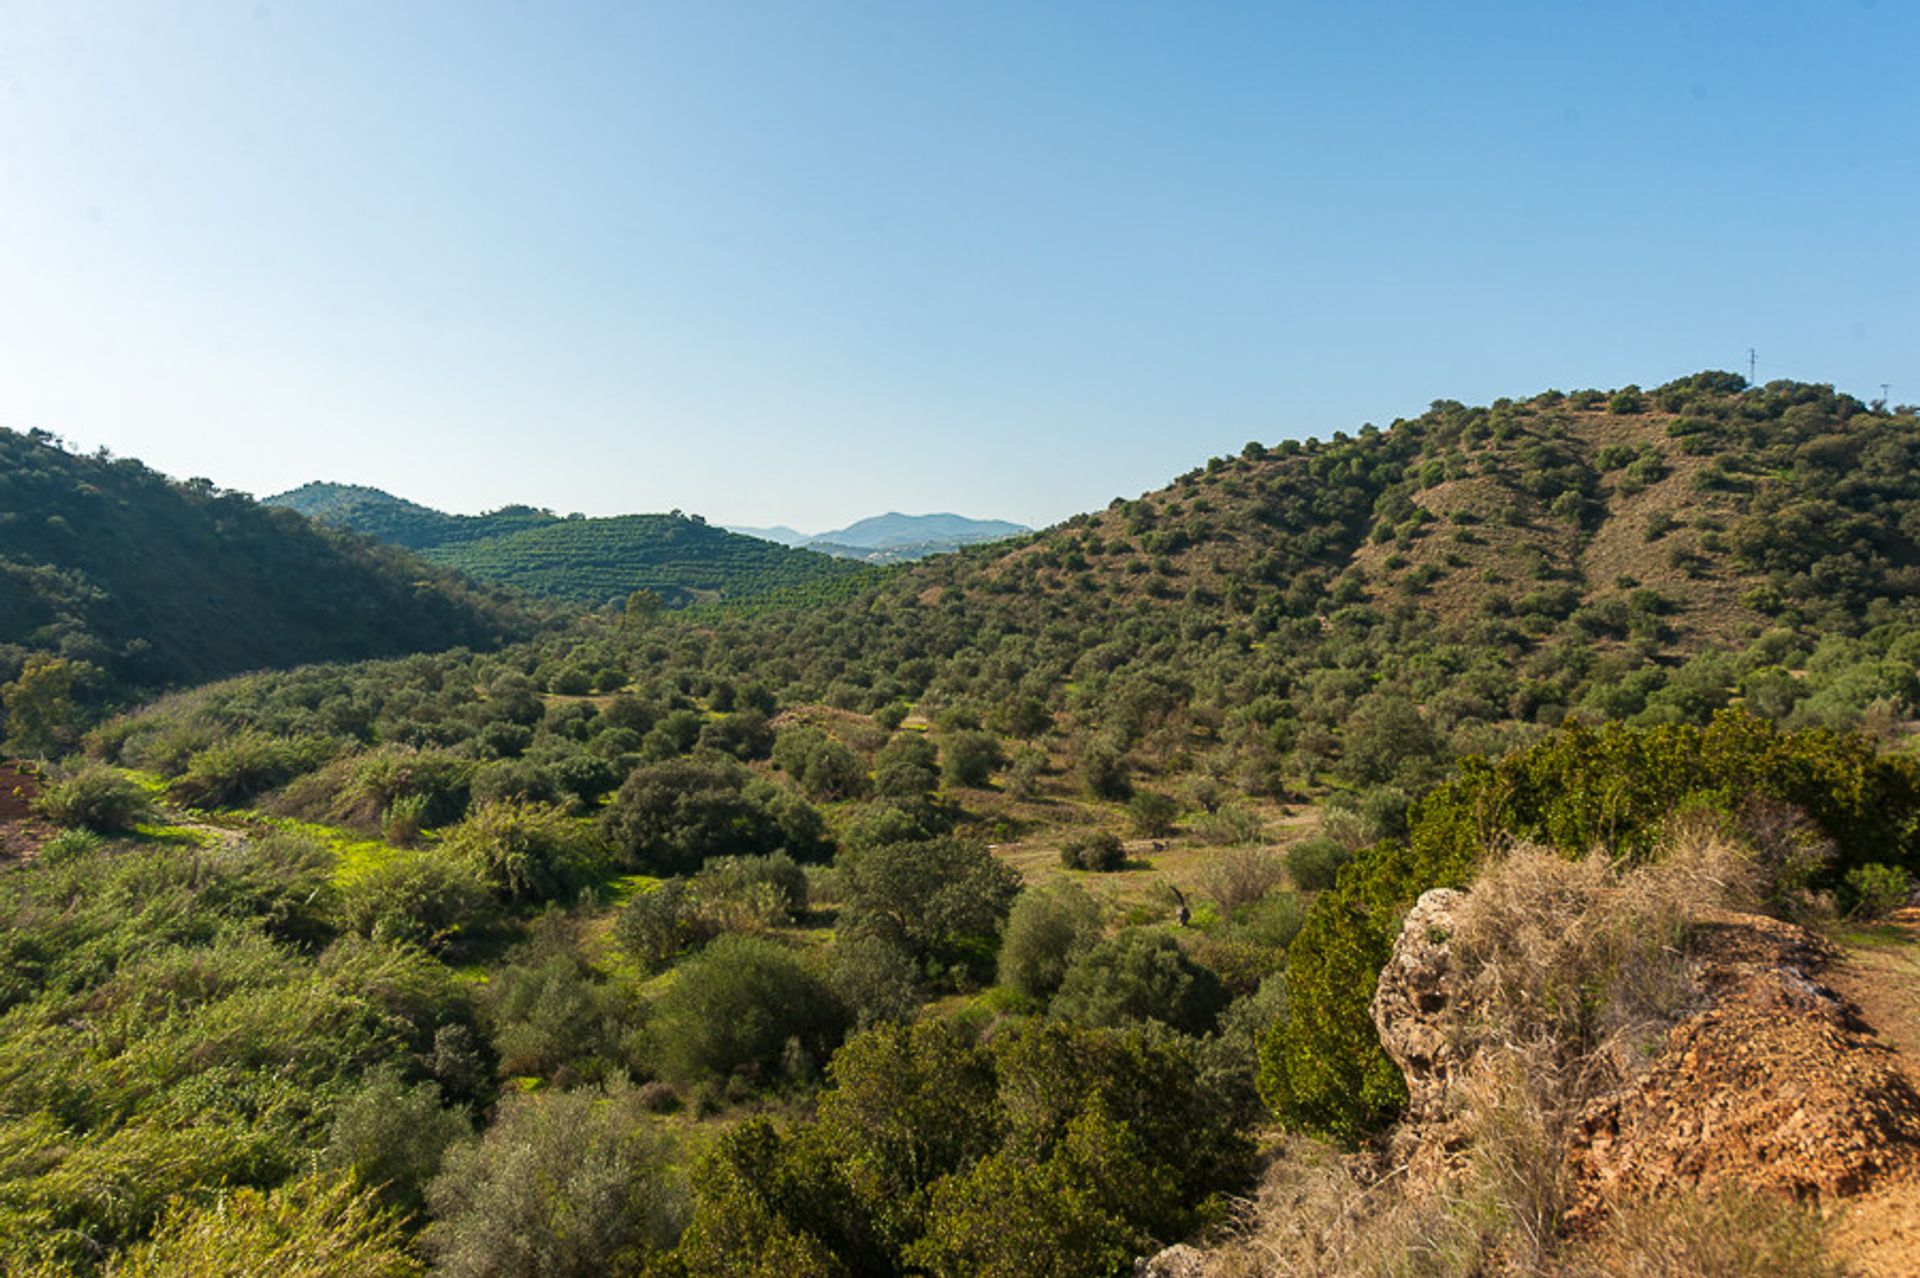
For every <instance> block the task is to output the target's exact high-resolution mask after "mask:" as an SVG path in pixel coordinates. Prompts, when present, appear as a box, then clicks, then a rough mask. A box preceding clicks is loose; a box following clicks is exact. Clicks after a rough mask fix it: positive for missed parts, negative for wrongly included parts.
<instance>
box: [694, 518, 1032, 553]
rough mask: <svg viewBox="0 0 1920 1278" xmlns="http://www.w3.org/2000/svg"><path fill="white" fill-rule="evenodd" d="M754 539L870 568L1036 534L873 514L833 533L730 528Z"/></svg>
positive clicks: (991, 522) (1000, 525) (986, 522)
mask: <svg viewBox="0 0 1920 1278" xmlns="http://www.w3.org/2000/svg"><path fill="white" fill-rule="evenodd" d="M728 531H729V532H737V533H740V534H742V535H744V536H748V537H758V538H760V539H761V540H763V541H773V542H778V543H779V544H781V545H783V546H804V547H806V548H807V549H808V550H812V551H817V552H818V553H820V554H823V555H832V556H834V557H835V558H836V559H857V560H860V561H861V562H862V563H869V564H903V563H911V562H913V561H914V560H916V559H926V558H929V557H931V556H933V555H944V554H947V553H948V552H949V551H954V550H958V549H960V548H961V547H962V546H973V545H980V544H983V543H986V542H994V541H1005V540H1007V539H1009V538H1011V537H1018V536H1020V535H1021V534H1022V533H1028V532H1032V531H1033V530H1032V529H1030V528H1028V527H1026V526H1024V525H1022V524H1013V523H1008V522H1007V521H1006V520H1004V519H969V518H967V517H966V516H964V515H902V514H899V513H897V512H889V513H887V514H885V515H873V516H870V517H868V518H866V519H862V520H859V521H857V522H855V523H852V524H849V525H847V526H846V527H845V528H837V529H834V530H833V531H831V532H823V533H814V534H811V535H810V534H807V533H802V532H795V531H794V530H793V529H791V528H788V527H786V526H785V525H781V526H779V527H775V528H741V527H734V528H729V529H728Z"/></svg>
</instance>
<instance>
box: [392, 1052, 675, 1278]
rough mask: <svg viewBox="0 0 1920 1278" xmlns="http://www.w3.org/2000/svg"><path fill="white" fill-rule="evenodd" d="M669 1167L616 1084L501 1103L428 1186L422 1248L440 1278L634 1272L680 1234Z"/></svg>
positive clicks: (632, 1100) (660, 1143)
mask: <svg viewBox="0 0 1920 1278" xmlns="http://www.w3.org/2000/svg"><path fill="white" fill-rule="evenodd" d="M672 1165H673V1160H672V1156H671V1153H670V1150H669V1148H668V1146H667V1145H666V1142H665V1140H664V1139H663V1138H662V1137H661V1136H659V1135H657V1134H656V1129H655V1128H654V1126H653V1125H652V1124H651V1123H650V1122H649V1120H648V1118H647V1115H646V1113H645V1111H644V1109H643V1107H642V1106H641V1104H640V1102H639V1098H638V1096H637V1095H636V1094H635V1092H634V1090H633V1089H632V1087H630V1086H629V1085H628V1084H627V1083H626V1082H625V1081H624V1080H620V1081H616V1082H614V1083H611V1084H609V1085H608V1086H607V1087H606V1088H605V1089H604V1090H602V1089H599V1088H586V1089H581V1090H577V1091H571V1092H559V1093H549V1094H545V1095H537V1096H516V1097H511V1098H509V1099H508V1100H507V1101H505V1102H504V1103H503V1104H502V1105H501V1108H500V1115H499V1117H498V1119H496V1120H495V1122H494V1124H493V1126H491V1127H490V1128H488V1129H487V1133H486V1135H485V1136H483V1137H482V1138H481V1139H480V1140H477V1141H474V1142H471V1143H469V1144H465V1145H459V1146H456V1147H455V1148H453V1149H452V1150H451V1151H449V1152H448V1154H447V1157H446V1165H445V1169H444V1170H443V1171H442V1172H441V1173H440V1174H439V1175H438V1176H437V1177H435V1178H434V1180H433V1182H432V1184H430V1185H429V1186H428V1187H427V1202H428V1205H429V1206H430V1207H431V1209H432V1217H433V1223H432V1224H431V1225H429V1226H428V1227H427V1230H426V1232H425V1233H424V1234H423V1235H422V1236H421V1245H422V1247H423V1248H424V1249H425V1251H426V1252H427V1254H428V1255H429V1256H431V1257H432V1258H433V1262H434V1272H435V1273H436V1274H445V1275H447V1276H448V1278H598V1276H599V1275H602V1274H607V1273H617V1272H632V1271H634V1270H636V1269H638V1268H639V1267H640V1266H641V1264H642V1263H644V1261H645V1260H646V1258H647V1256H648V1255H649V1254H650V1253H653V1252H656V1251H658V1250H661V1249H664V1248H666V1247H669V1246H671V1245H672V1243H673V1240H674V1238H675V1236H676V1235H677V1234H678V1232H679V1226H680V1221H681V1215H682V1210H683V1209H682V1204H681V1198H680V1191H679V1187H678V1186H677V1185H676V1184H675V1183H674V1182H673V1181H671V1180H670V1179H669V1178H668V1171H667V1169H668V1168H669V1167H671V1166H672Z"/></svg>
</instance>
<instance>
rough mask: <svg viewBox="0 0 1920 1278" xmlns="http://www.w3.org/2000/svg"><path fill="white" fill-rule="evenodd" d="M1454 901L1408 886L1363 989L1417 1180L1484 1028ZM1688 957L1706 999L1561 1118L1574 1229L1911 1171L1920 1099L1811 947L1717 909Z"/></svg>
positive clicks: (1460, 1094) (1457, 1125)
mask: <svg viewBox="0 0 1920 1278" xmlns="http://www.w3.org/2000/svg"><path fill="white" fill-rule="evenodd" d="M1465 900H1466V897H1465V894H1463V893H1459V892H1453V891H1446V890H1435V891H1431V892H1428V893H1426V894H1425V895H1424V896H1422V897H1421V898H1420V899H1419V901H1418V902H1417V903H1416V904H1415V905H1414V907H1413V909H1412V910H1411V911H1410V912H1409V913H1408V914H1407V917H1406V920H1405V923H1404V925H1403V926H1402V928H1401V933H1400V937H1399V939H1398V941H1397V942H1396V944H1395V946H1394V950H1393V955H1392V958H1391V959H1390V960H1389V962H1388V963H1387V966H1386V968H1385V969H1384V970H1383V971H1382V972H1381V975H1380V983H1379V988H1378V992H1377V993H1376V994H1375V997H1374V1002H1373V1015H1374V1021H1375V1025H1376V1026H1377V1028H1378V1029H1379V1033H1380V1041H1381V1043H1382V1045H1383V1046H1384V1047H1385V1049H1386V1051H1387V1054H1388V1055H1389V1056H1390V1057H1391V1058H1392V1059H1393V1061H1394V1063H1395V1064H1396V1065H1398V1066H1399V1067H1400V1070H1401V1073H1402V1074H1403V1075H1404V1076H1405V1078H1406V1082H1407V1090H1408V1094H1409V1098H1410V1101H1409V1106H1408V1114H1407V1122H1406V1124H1405V1125H1404V1126H1403V1127H1402V1128H1401V1129H1400V1132H1399V1133H1398V1136H1397V1139H1396V1140H1395V1141H1394V1142H1393V1147H1394V1153H1393V1158H1394V1160H1395V1161H1396V1162H1399V1163H1400V1164H1401V1165H1402V1166H1403V1167H1406V1168H1408V1169H1409V1170H1411V1171H1412V1172H1413V1173H1414V1176H1413V1179H1416V1180H1417V1179H1419V1178H1420V1173H1421V1171H1422V1170H1423V1169H1437V1168H1438V1167H1440V1166H1441V1165H1443V1163H1444V1161H1445V1155H1446V1151H1447V1150H1449V1149H1450V1148H1451V1147H1452V1146H1453V1145H1454V1144H1455V1143H1456V1141H1457V1138H1458V1136H1459V1134H1460V1129H1461V1127H1462V1125H1463V1122H1464V1120H1465V1118H1466V1117H1467V1116H1466V1115H1465V1114H1464V1106H1465V1105H1466V1103H1467V1102H1466V1100H1465V1097H1464V1093H1466V1092H1467V1091H1468V1090H1469V1089H1466V1088H1463V1087H1461V1086H1460V1084H1461V1083H1462V1082H1463V1080H1464V1079H1465V1078H1466V1076H1467V1071H1468V1070H1469V1068H1470V1067H1471V1065H1472V1062H1473V1059H1474V1052H1475V1045H1476V1043H1478V1042H1480V1041H1482V1039H1483V1035H1482V1034H1481V1033H1480V1032H1479V1031H1480V1028H1481V1027H1480V1026H1479V1025H1478V1024H1477V1015H1478V1011H1477V1009H1476V1008H1475V1007H1473V1006H1472V993H1471V991H1470V989H1469V988H1468V984H1469V983H1468V981H1467V980H1466V979H1465V977H1464V976H1463V974H1462V973H1461V971H1460V966H1459V964H1458V963H1457V962H1456V960H1455V956H1454V955H1453V953H1452V952H1451V949H1450V945H1449V941H1450V938H1451V937H1452V935H1453V933H1454V930H1455V926H1454V925H1455V916H1456V914H1457V912H1458V911H1459V910H1460V908H1461V907H1462V905H1463V903H1464V902H1465ZM1689 953H1690V959H1689V963H1690V967H1691V973H1692V976H1693V979H1694V982H1695V984H1696V985H1697V986H1698V989H1699V991H1700V995H1701V1003H1702V1004H1703V1006H1701V1008H1700V1010H1697V1011H1694V1012H1692V1013H1691V1014H1689V1015H1684V1016H1682V1017H1680V1019H1678V1020H1677V1021H1676V1022H1675V1023H1674V1024H1672V1025H1671V1027H1670V1028H1669V1029H1668V1030H1667V1032H1666V1034H1665V1036H1664V1040H1655V1042H1656V1043H1657V1044H1658V1050H1657V1051H1653V1052H1651V1053H1649V1055H1648V1057H1647V1059H1646V1060H1645V1061H1644V1062H1643V1063H1642V1065H1641V1066H1640V1067H1639V1068H1638V1069H1637V1070H1635V1071H1633V1072H1631V1073H1630V1074H1629V1076H1627V1077H1626V1078H1625V1079H1624V1080H1622V1081H1621V1082H1620V1083H1619V1084H1618V1086H1616V1087H1614V1088H1613V1089H1612V1090H1610V1091H1609V1092H1607V1093H1606V1094H1604V1095H1601V1096H1598V1097H1596V1098H1594V1099H1593V1100H1591V1101H1590V1102H1589V1103H1588V1104H1587V1105H1586V1106H1585V1108H1584V1109H1583V1110H1582V1111H1581V1112H1580V1114H1579V1117H1578V1119H1577V1121H1576V1122H1575V1124H1574V1128H1573V1132H1572V1139H1571V1141H1570V1144H1569V1148H1568V1152H1567V1160H1568V1167H1569V1170H1570V1171H1571V1173H1572V1178H1573V1188H1572V1194H1571V1196H1570V1199H1569V1209H1568V1211H1567V1215H1566V1224H1567V1225H1568V1226H1569V1227H1570V1228H1571V1229H1573V1230H1574V1231H1576V1232H1578V1231H1579V1230H1580V1229H1582V1228H1584V1227H1586V1226H1588V1225H1590V1224H1592V1223H1594V1222H1596V1221H1597V1220H1598V1219H1600V1218H1601V1217H1602V1216H1604V1215H1605V1214H1606V1212H1607V1211H1608V1210H1609V1208H1610V1205H1611V1204H1615V1203H1620V1202H1626V1201H1634V1200H1644V1199H1648V1198H1653V1197H1658V1196H1663V1195H1669V1194H1677V1193H1690V1192H1693V1191H1696V1190H1700V1189H1712V1188H1715V1187H1718V1186H1722V1185H1738V1186H1741V1187H1743V1188H1746V1189H1750V1190H1757V1191H1761V1192H1773V1193H1780V1194H1784V1195H1787V1196H1790V1197H1793V1198H1796V1199H1802V1200H1815V1201H1827V1200H1833V1199H1840V1198H1845V1197H1848V1196H1850V1195H1854V1194H1858V1193H1860V1192H1862V1191H1863V1190H1864V1189H1866V1188H1867V1187H1869V1186H1871V1185H1874V1184H1876V1183H1878V1182H1882V1181H1885V1180H1887V1179H1889V1178H1897V1177H1904V1176H1906V1175H1907V1174H1909V1173H1911V1172H1913V1171H1915V1170H1916V1169H1917V1168H1920V1095H1916V1093H1915V1090H1914V1088H1913V1086H1912V1085H1911V1084H1910V1082H1909V1081H1908V1079H1907V1077H1906V1076H1905V1075H1904V1074H1903V1073H1902V1071H1901V1069H1900V1067H1899V1062H1898V1060H1897V1058H1896V1055H1895V1053H1894V1052H1893V1051H1892V1050H1891V1049H1890V1048H1888V1047H1887V1046H1885V1045H1884V1044H1882V1043H1881V1042H1880V1041H1879V1040H1878V1039H1876V1038H1875V1036H1874V1035H1873V1033H1872V1031H1871V1029H1870V1028H1869V1027H1868V1026H1866V1025H1865V1024H1864V1023H1863V1022H1862V1021H1861V1020H1860V1017H1859V1014H1858V1012H1857V1011H1856V1009H1854V1008H1853V1007H1852V1006H1851V1005H1850V1004H1848V1003H1847V1002H1846V1001H1845V1000H1844V999H1842V998H1841V997H1840V996H1839V995H1837V994H1835V993H1834V992H1833V991H1832V990H1830V989H1828V988H1827V987H1826V986H1824V985H1822V984H1821V983H1820V981H1819V979H1818V972H1819V969H1820V966H1821V965H1822V964H1823V963H1824V962H1825V961H1826V960H1827V958H1828V956H1829V952H1828V949H1827V947H1826V946H1825V944H1824V943H1823V942H1821V941H1820V940H1819V939H1818V938H1817V937H1815V936H1814V935H1813V934H1811V933H1809V932H1807V931H1806V930H1805V929H1803V928H1799V927H1795V926H1793V925H1791V924H1788V923H1783V922H1780V921H1779V920H1776V919H1770V918H1764V917H1760V916H1756V915H1745V914H1715V915H1712V916H1709V917H1707V918H1704V919H1702V920H1700V921H1699V922H1698V923H1697V924H1696V926H1695V928H1694V929H1693V932H1692V936H1691V940H1690V943H1689Z"/></svg>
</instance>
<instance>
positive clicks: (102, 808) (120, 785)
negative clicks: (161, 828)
mask: <svg viewBox="0 0 1920 1278" xmlns="http://www.w3.org/2000/svg"><path fill="white" fill-rule="evenodd" d="M33 806H34V808H35V809H36V810H37V811H39V812H40V813H42V814H43V815H45V816H46V817H47V818H48V819H50V820H52V821H54V822H55V823H57V824H59V825H64V826H66V827H68V828H69V829H84V830H92V831H94V832H95V833H98V834H123V833H125V832H127V831H128V830H131V829H133V827H134V826H136V825H138V824H139V823H140V822H142V821H144V820H147V819H148V818H149V817H151V816H152V815H153V804H152V802H151V801H150V800H149V799H148V798H147V795H146V792H145V791H143V790H141V788H140V787H139V786H138V785H135V784H134V783H133V781H132V780H130V779H129V778H127V777H126V776H125V775H123V774H122V773H119V772H116V771H114V770H113V769H112V768H109V767H104V766H101V765H99V764H90V765H87V766H85V767H82V768H81V769H80V770H79V771H77V772H74V773H72V774H71V775H69V776H66V777H63V778H61V779H60V780H58V781H55V782H53V783H52V784H51V785H49V786H47V787H46V789H44V790H42V791H41V792H40V795H39V797H38V798H36V799H35V800H34V803H33Z"/></svg>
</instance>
